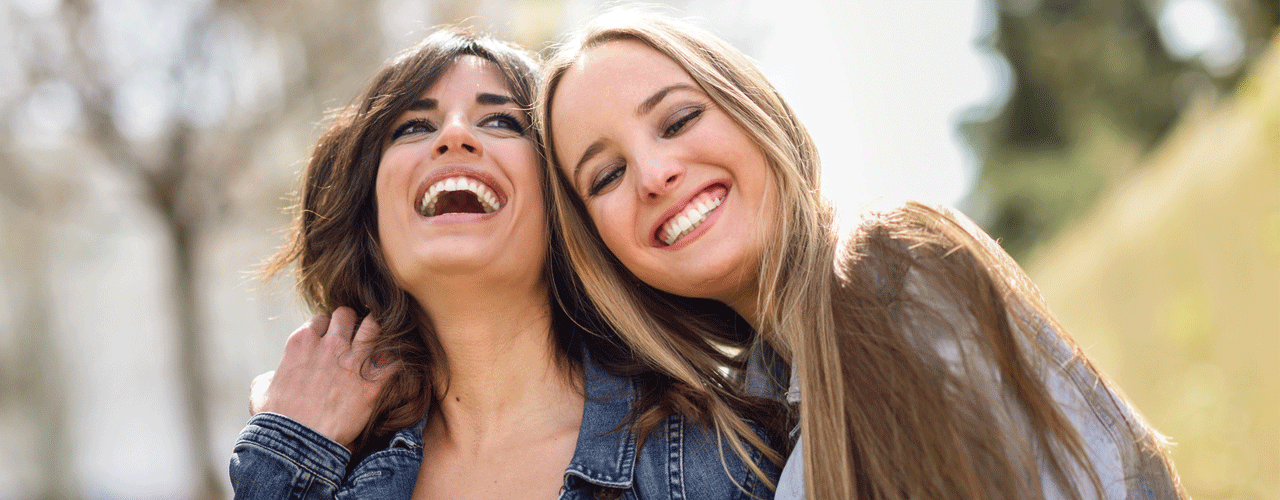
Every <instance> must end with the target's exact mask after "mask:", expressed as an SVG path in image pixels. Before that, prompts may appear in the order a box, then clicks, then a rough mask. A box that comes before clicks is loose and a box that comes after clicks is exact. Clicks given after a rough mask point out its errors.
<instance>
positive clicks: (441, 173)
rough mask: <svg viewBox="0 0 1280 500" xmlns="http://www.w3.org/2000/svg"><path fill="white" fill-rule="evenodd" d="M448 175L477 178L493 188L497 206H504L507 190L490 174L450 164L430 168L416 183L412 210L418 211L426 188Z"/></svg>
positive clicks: (446, 177) (448, 176)
mask: <svg viewBox="0 0 1280 500" xmlns="http://www.w3.org/2000/svg"><path fill="white" fill-rule="evenodd" d="M450 177H470V178H472V179H475V180H478V181H480V182H481V183H483V184H484V185H485V186H487V187H488V188H489V189H491V190H493V194H494V195H496V196H497V197H498V206H499V207H503V206H506V204H507V192H506V191H504V190H503V189H502V188H501V187H499V185H498V181H497V179H495V178H494V177H493V176H492V175H490V174H488V173H487V172H484V171H482V170H479V169H476V168H474V167H470V166H466V165H451V166H447V167H441V168H437V169H435V170H432V171H431V172H430V173H429V174H427V176H426V177H424V178H423V179H422V181H421V182H419V183H418V189H417V190H415V191H414V195H413V209H414V211H415V212H417V211H418V207H420V206H421V204H422V197H423V196H426V195H427V189H429V188H430V187H431V185H433V184H435V183H437V182H440V181H442V180H444V179H448V178H450Z"/></svg>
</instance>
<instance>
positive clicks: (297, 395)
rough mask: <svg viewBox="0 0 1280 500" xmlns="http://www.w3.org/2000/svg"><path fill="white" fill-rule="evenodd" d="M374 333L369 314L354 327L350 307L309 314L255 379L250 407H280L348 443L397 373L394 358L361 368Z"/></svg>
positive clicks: (259, 409) (375, 326)
mask: <svg viewBox="0 0 1280 500" xmlns="http://www.w3.org/2000/svg"><path fill="white" fill-rule="evenodd" d="M378 333H379V329H378V324H377V323H376V322H375V321H374V319H373V318H372V317H365V318H364V319H363V320H362V321H360V324H359V326H358V327H357V326H356V313H355V311H353V310H352V309H351V308H349V307H339V308H338V309H337V310H335V311H333V317H332V319H331V318H328V317H325V316H324V315H316V316H315V317H312V318H311V320H310V321H308V322H307V324H305V325H302V327H301V328H298V330H297V331H295V332H293V334H292V335H289V340H288V342H287V343H286V344H285V346H284V357H282V358H281V359H280V365H279V366H277V367H276V370H275V371H274V372H267V373H264V374H262V375H259V376H258V377H257V378H255V379H254V380H253V383H252V385H251V386H250V389H249V392H250V396H249V412H250V413H254V414H256V413H258V412H263V411H266V412H272V413H279V414H281V415H284V416H286V417H289V418H291V419H293V420H295V421H297V422H298V423H300V424H302V425H305V426H307V427H309V428H311V429H312V430H315V431H316V432H319V433H320V434H323V435H324V436H325V437H328V438H329V439H332V440H334V441H336V442H338V443H340V444H342V445H343V446H346V447H347V449H351V445H352V444H353V443H354V441H355V439H356V437H358V436H359V435H360V431H362V430H364V427H365V425H366V424H368V423H369V419H371V418H373V410H374V408H373V405H374V403H375V402H376V401H377V399H378V395H379V394H380V393H381V392H382V387H383V385H385V384H386V382H387V380H388V379H390V378H391V374H393V373H395V365H394V364H393V365H390V366H384V367H371V369H369V370H366V371H365V373H364V374H362V373H361V372H360V368H361V366H362V365H363V364H364V362H365V360H366V359H367V358H368V357H369V347H370V344H371V341H372V340H373V339H374V337H376V336H377V335H378ZM366 375H367V377H366Z"/></svg>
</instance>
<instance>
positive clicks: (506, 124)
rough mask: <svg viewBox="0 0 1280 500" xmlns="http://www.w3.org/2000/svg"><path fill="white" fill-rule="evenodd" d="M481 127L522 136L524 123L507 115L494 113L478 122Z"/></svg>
mask: <svg viewBox="0 0 1280 500" xmlns="http://www.w3.org/2000/svg"><path fill="white" fill-rule="evenodd" d="M480 126H481V127H497V128H502V129H507V130H510V131H512V132H515V133H516V134H517V135H524V128H525V127H524V123H521V122H520V120H519V119H518V118H516V117H515V116H512V115H511V114H509V113H494V114H492V115H489V116H486V117H484V118H483V119H481V120H480Z"/></svg>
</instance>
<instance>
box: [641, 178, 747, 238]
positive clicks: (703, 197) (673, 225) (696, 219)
mask: <svg viewBox="0 0 1280 500" xmlns="http://www.w3.org/2000/svg"><path fill="white" fill-rule="evenodd" d="M728 192H729V190H728V188H726V187H724V186H723V185H719V184H717V185H715V186H712V187H711V189H707V190H706V191H703V192H702V193H699V194H698V196H695V197H694V198H693V199H692V200H689V204H688V205H686V206H685V209H684V210H682V211H681V212H680V213H678V214H676V215H675V216H673V217H671V218H670V219H668V220H667V222H666V223H664V224H662V226H661V227H659V228H658V232H657V234H655V236H656V237H657V238H658V241H660V242H662V244H663V245H665V246H671V245H674V244H675V243H676V242H677V241H680V238H684V237H685V236H687V235H688V234H689V233H692V232H693V231H694V230H695V229H697V228H698V226H701V225H702V223H703V222H706V221H707V214H709V213H711V211H713V210H715V209H716V208H717V207H719V206H720V204H721V203H724V197H725V194H726V193H728Z"/></svg>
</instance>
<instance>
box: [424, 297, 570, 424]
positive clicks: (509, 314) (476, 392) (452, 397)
mask: <svg viewBox="0 0 1280 500" xmlns="http://www.w3.org/2000/svg"><path fill="white" fill-rule="evenodd" d="M436 284H437V285H439V284H440V283H438V282H437V283H436ZM467 285H468V286H459V287H451V286H436V287H434V288H435V290H436V292H437V293H434V294H432V295H430V296H428V297H423V296H419V302H420V303H422V305H423V307H424V308H425V309H426V311H427V312H428V314H429V317H430V318H431V321H432V325H433V326H434V329H435V335H436V338H437V339H438V340H439V342H440V346H441V347H442V348H443V351H444V352H443V354H444V358H445V360H446V361H447V363H446V366H447V371H442V372H440V373H437V375H436V377H437V379H438V380H441V381H442V382H443V383H441V384H437V385H436V387H435V396H436V400H437V401H438V406H437V408H436V409H435V410H438V412H439V413H438V417H439V420H438V421H437V424H438V425H433V429H434V430H435V431H438V432H442V433H443V434H442V435H441V437H442V439H444V440H446V441H447V442H450V443H451V444H453V445H455V446H461V447H464V448H467V447H470V448H473V449H475V448H478V447H484V446H486V445H487V444H493V443H496V442H501V441H503V440H507V441H510V439H511V436H512V435H518V434H521V433H528V432H532V431H531V430H530V429H531V428H532V429H544V430H549V429H561V428H563V427H564V426H566V425H570V424H571V425H572V426H573V428H574V429H576V428H577V425H578V424H579V423H580V421H581V418H582V405H581V401H582V396H581V393H580V390H579V389H578V386H579V384H580V381H579V380H576V379H575V378H574V373H573V372H572V371H571V370H569V369H568V367H567V366H566V365H565V364H564V363H562V362H560V355H559V353H558V352H557V347H556V345H555V339H554V337H553V332H552V331H551V304H550V301H549V298H548V296H547V291H546V288H545V286H543V285H542V283H541V281H538V283H537V284H536V285H535V286H524V287H517V286H510V284H507V285H508V286H477V284H476V282H475V281H471V282H469V283H467ZM424 298H425V299H426V300H424ZM575 402H576V405H575ZM434 418H435V417H433V419H434Z"/></svg>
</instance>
